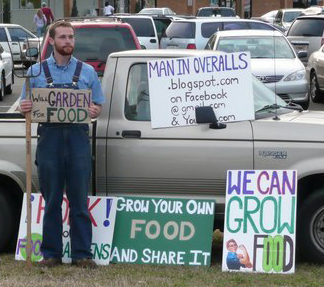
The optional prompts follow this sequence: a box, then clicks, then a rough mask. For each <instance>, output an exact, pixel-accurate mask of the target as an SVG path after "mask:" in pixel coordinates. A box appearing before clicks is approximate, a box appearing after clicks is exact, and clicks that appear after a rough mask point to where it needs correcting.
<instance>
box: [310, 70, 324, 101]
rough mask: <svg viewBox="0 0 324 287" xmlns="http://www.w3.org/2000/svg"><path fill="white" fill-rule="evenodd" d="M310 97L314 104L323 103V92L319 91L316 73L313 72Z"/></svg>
mask: <svg viewBox="0 0 324 287" xmlns="http://www.w3.org/2000/svg"><path fill="white" fill-rule="evenodd" d="M309 95H310V97H311V99H312V101H313V102H314V103H319V102H322V101H323V92H322V91H321V90H320V89H319V85H318V81H317V77H316V73H315V72H312V73H311V76H310V84H309Z"/></svg>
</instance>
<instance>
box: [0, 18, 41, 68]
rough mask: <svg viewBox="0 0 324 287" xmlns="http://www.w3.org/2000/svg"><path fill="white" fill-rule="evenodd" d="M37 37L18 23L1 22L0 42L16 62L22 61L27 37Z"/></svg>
mask: <svg viewBox="0 0 324 287" xmlns="http://www.w3.org/2000/svg"><path fill="white" fill-rule="evenodd" d="M27 38H28V39H37V37H36V36H35V35H34V34H33V33H32V32H30V31H28V30H27V29H26V28H24V27H22V26H20V25H18V24H0V44H1V45H2V47H3V49H4V50H5V51H6V52H8V53H11V55H12V59H13V62H14V63H21V60H22V59H21V53H22V50H23V44H24V41H25V40H26V39H27Z"/></svg>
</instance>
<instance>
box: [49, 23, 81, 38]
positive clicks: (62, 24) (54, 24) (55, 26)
mask: <svg viewBox="0 0 324 287" xmlns="http://www.w3.org/2000/svg"><path fill="white" fill-rule="evenodd" d="M57 27H67V28H72V29H73V32H75V30H74V27H73V26H72V25H71V23H70V22H67V21H57V22H55V23H53V24H52V25H51V26H50V27H49V29H48V34H49V36H50V37H51V38H53V39H54V37H55V29H56V28H57Z"/></svg>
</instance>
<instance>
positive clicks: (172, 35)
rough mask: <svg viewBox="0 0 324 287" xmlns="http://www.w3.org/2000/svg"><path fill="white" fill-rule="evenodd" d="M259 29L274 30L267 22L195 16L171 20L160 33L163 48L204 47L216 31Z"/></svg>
mask: <svg viewBox="0 0 324 287" xmlns="http://www.w3.org/2000/svg"><path fill="white" fill-rule="evenodd" d="M240 29H261V30H271V31H273V30H276V29H275V28H274V27H273V26H271V25H270V24H268V23H265V22H262V21H257V20H249V19H239V18H235V17H216V18H210V17H208V18H197V19H182V20H176V21H173V22H172V23H171V24H170V25H169V27H168V28H167V29H166V31H165V34H164V35H162V38H161V42H160V47H161V48H163V49H179V48H180V49H204V48H205V46H206V44H207V42H208V39H209V38H210V36H211V35H212V34H213V33H215V32H216V31H222V30H240Z"/></svg>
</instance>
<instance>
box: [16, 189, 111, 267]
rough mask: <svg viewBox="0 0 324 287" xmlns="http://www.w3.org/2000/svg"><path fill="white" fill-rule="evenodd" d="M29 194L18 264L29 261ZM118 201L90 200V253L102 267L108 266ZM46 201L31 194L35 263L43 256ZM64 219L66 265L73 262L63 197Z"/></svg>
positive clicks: (33, 259) (64, 260)
mask: <svg viewBox="0 0 324 287" xmlns="http://www.w3.org/2000/svg"><path fill="white" fill-rule="evenodd" d="M26 198H27V196H26V194H24V200H23V207H22V211H21V218H20V227H19V234H18V240H17V246H16V255H15V259H16V260H26V246H27V235H26V234H27V222H26V216H27V215H26ZM116 203H117V199H116V197H99V196H89V197H88V211H89V215H90V219H91V222H92V244H91V252H92V254H93V260H94V261H95V262H96V263H97V264H99V265H108V264H109V258H110V253H111V245H112V239H113V233H114V226H115V218H116ZM44 209H45V201H44V199H43V197H42V196H41V195H40V194H32V256H31V259H32V261H40V260H42V259H43V255H42V253H41V251H40V246H41V243H42V238H43V237H42V234H43V230H42V227H43V216H44ZM62 218H63V234H62V238H63V258H62V261H63V262H64V263H70V262H71V243H70V224H69V202H68V200H67V198H66V197H65V196H64V198H63V204H62Z"/></svg>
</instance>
